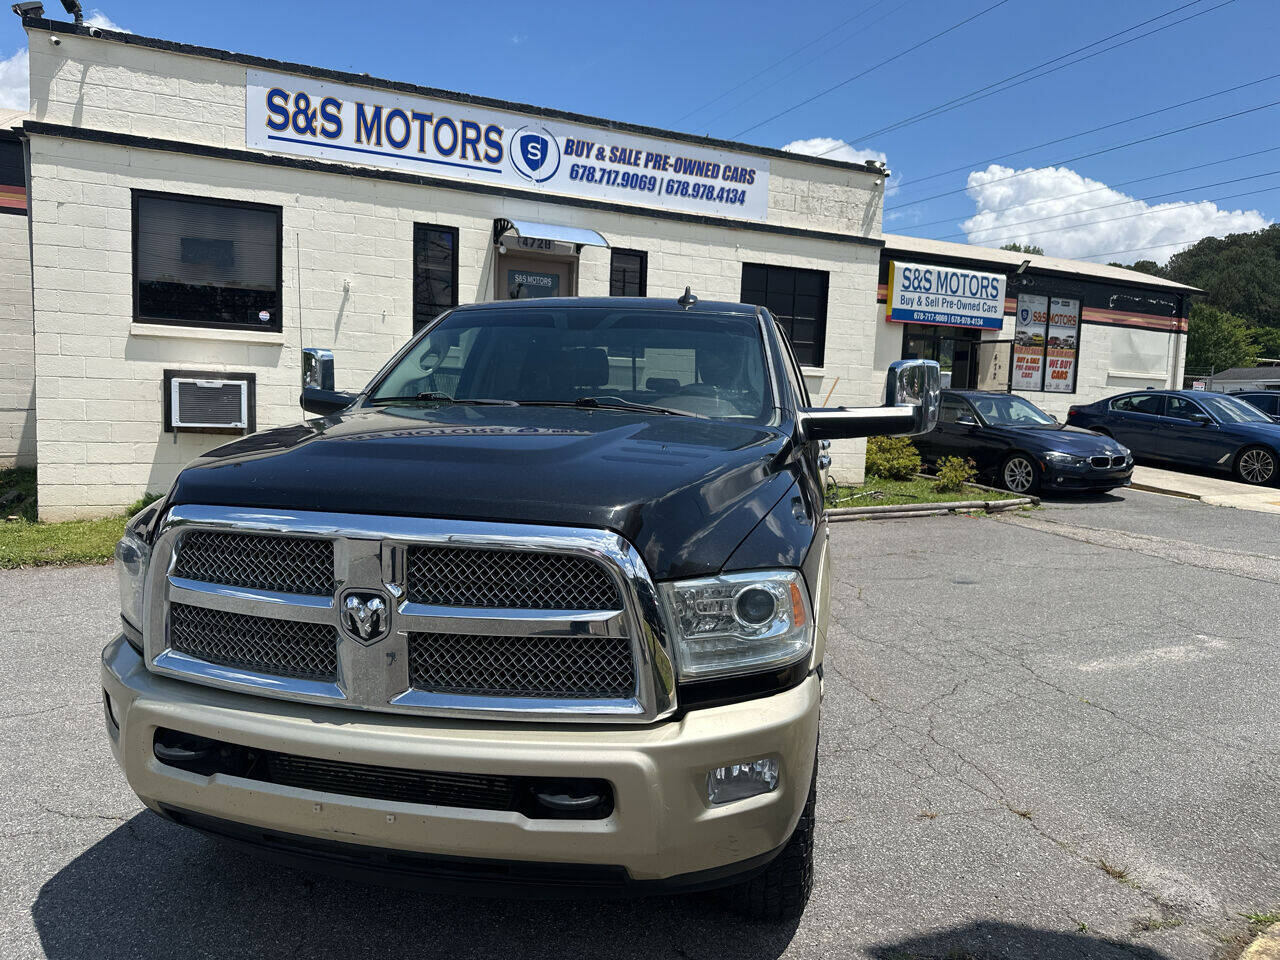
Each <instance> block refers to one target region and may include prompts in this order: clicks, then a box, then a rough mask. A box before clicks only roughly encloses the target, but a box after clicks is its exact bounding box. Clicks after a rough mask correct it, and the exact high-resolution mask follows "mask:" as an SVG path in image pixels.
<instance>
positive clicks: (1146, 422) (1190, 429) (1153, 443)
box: [1067, 390, 1280, 484]
mask: <svg viewBox="0 0 1280 960" xmlns="http://www.w3.org/2000/svg"><path fill="white" fill-rule="evenodd" d="M1067 422H1068V423H1070V424H1072V425H1074V426H1077V427H1086V428H1088V429H1090V430H1096V431H1097V432H1098V433H1104V434H1106V435H1107V436H1109V437H1114V438H1115V439H1117V440H1119V441H1120V442H1121V443H1123V444H1124V445H1125V446H1126V447H1128V448H1129V449H1130V450H1132V451H1133V453H1134V456H1137V457H1145V458H1148V459H1151V460H1164V461H1167V462H1169V463H1175V464H1180V465H1183V466H1188V467H1200V468H1203V469H1208V470H1222V471H1224V472H1228V473H1231V474H1234V475H1235V478H1236V479H1237V480H1241V481H1243V482H1245V483H1253V484H1260V483H1273V482H1275V480H1276V477H1277V475H1278V474H1280V469H1278V468H1280V423H1273V422H1272V421H1271V419H1270V418H1269V417H1268V416H1267V415H1266V414H1265V413H1263V412H1262V411H1261V410H1259V409H1258V408H1257V407H1255V406H1253V405H1252V404H1249V403H1246V402H1245V401H1243V400H1239V399H1237V398H1236V397H1232V396H1228V395H1227V394H1225V393H1209V392H1207V391H1204V390H1142V391H1140V392H1136V393H1124V394H1120V395H1119V396H1115V397H1108V398H1107V399H1105V400H1099V401H1097V402H1096V403H1089V404H1085V405H1083V406H1076V407H1072V408H1071V410H1070V412H1069V413H1068V414H1067Z"/></svg>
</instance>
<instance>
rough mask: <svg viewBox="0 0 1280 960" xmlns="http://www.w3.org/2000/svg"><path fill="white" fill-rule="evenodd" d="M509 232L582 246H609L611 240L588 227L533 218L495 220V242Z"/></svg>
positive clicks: (519, 235) (520, 235) (518, 235)
mask: <svg viewBox="0 0 1280 960" xmlns="http://www.w3.org/2000/svg"><path fill="white" fill-rule="evenodd" d="M508 233H513V234H515V235H516V236H517V237H529V238H532V239H535V240H553V241H555V242H556V243H573V244H577V245H578V246H582V247H607V246H609V241H608V240H606V239H605V238H604V237H602V236H600V234H598V233H596V232H595V231H594V230H588V229H587V228H586V227H561V226H557V225H556V224H554V223H534V222H533V221H532V220H506V219H502V218H499V219H497V220H494V221H493V242H494V243H497V242H498V241H499V240H501V239H502V238H503V237H504V236H506V235H507V234H508Z"/></svg>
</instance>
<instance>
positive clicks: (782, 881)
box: [725, 769, 818, 923]
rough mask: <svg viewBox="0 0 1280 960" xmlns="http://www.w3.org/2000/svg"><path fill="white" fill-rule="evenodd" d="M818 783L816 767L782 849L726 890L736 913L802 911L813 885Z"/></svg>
mask: <svg viewBox="0 0 1280 960" xmlns="http://www.w3.org/2000/svg"><path fill="white" fill-rule="evenodd" d="M817 787H818V780H817V770H816V769H815V771H814V780H813V783H811V784H810V785H809V799H808V800H806V801H805V804H804V810H803V811H802V812H801V813H800V821H799V822H798V823H797V824H796V829H795V831H794V832H793V833H792V834H791V839H790V840H788V841H787V845H786V846H785V847H783V848H782V852H781V853H779V854H778V855H777V856H776V857H774V858H773V860H772V861H771V862H770V863H769V866H767V867H765V868H764V870H763V871H761V872H760V873H758V874H756V875H755V876H754V877H752V878H751V879H750V880H748V881H747V882H746V883H742V884H739V885H737V886H735V887H730V888H729V889H727V890H726V891H725V895H726V896H727V898H728V899H729V904H730V906H731V907H732V909H733V910H734V912H735V913H738V914H739V915H741V916H743V917H745V918H746V919H748V920H756V921H760V922H764V923H778V922H780V921H783V920H796V919H798V918H799V917H800V915H801V914H802V913H804V908H805V905H806V904H807V903H808V902H809V893H810V891H811V890H812V889H813V817H814V803H815V801H816V799H817V796H818V790H817Z"/></svg>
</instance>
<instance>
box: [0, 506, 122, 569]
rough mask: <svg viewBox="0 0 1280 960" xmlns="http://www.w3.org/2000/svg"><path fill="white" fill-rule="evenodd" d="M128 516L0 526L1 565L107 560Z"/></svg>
mask: <svg viewBox="0 0 1280 960" xmlns="http://www.w3.org/2000/svg"><path fill="white" fill-rule="evenodd" d="M127 519H128V518H127V517H124V516H118V517H105V518H103V519H101V520H66V521H63V522H62V523H30V522H29V521H26V520H15V521H12V522H10V523H6V524H4V525H3V526H0V569H4V570H7V569H10V568H12V567H42V566H49V565H59V564H68V563H107V562H109V561H110V560H111V556H112V554H113V553H114V552H115V549H116V541H117V540H119V539H120V537H121V536H122V535H123V534H124V525H125V523H126V522H127Z"/></svg>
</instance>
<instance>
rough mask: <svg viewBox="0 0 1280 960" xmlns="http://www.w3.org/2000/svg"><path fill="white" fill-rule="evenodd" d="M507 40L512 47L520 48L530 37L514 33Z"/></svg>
mask: <svg viewBox="0 0 1280 960" xmlns="http://www.w3.org/2000/svg"><path fill="white" fill-rule="evenodd" d="M507 39H508V40H510V42H511V44H512V46H516V47H518V46H520V44H522V43H524V42H525V41H526V40H528V39H529V35H528V34H527V33H513V34H512V35H511V36H510V37H508V38H507Z"/></svg>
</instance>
